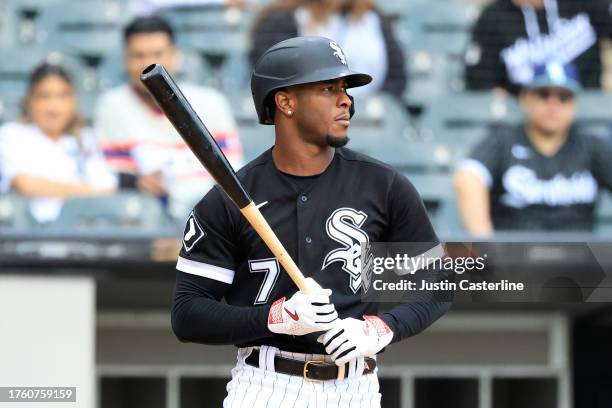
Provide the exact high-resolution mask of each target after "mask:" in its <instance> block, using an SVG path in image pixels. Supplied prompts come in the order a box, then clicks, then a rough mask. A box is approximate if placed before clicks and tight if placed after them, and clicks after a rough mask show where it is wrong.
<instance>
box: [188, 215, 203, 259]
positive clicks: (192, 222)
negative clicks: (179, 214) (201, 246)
mask: <svg viewBox="0 0 612 408" xmlns="http://www.w3.org/2000/svg"><path fill="white" fill-rule="evenodd" d="M205 236H206V232H204V229H202V227H201V226H200V223H199V222H198V220H197V219H196V217H195V215H194V214H193V211H192V212H191V214H189V219H187V223H186V224H185V230H184V231H183V247H184V248H185V251H187V252H189V251H191V250H192V249H193V247H194V246H195V244H197V243H198V241H199V240H201V239H202V238H204V237H205Z"/></svg>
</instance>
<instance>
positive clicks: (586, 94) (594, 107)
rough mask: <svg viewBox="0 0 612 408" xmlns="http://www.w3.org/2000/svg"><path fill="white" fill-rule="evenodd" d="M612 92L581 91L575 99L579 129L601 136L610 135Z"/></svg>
mask: <svg viewBox="0 0 612 408" xmlns="http://www.w3.org/2000/svg"><path fill="white" fill-rule="evenodd" d="M611 106H612V94H610V93H607V92H602V91H591V90H589V91H582V92H581V93H580V94H579V95H578V99H577V116H576V119H577V121H576V123H577V126H578V127H579V128H580V129H581V131H583V132H585V133H588V134H591V135H594V136H599V137H603V138H608V137H609V136H610V124H611V123H612V110H611V109H610V107H611Z"/></svg>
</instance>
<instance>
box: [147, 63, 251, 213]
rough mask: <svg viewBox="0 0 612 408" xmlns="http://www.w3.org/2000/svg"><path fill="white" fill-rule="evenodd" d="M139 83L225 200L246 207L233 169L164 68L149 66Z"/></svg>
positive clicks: (247, 197)
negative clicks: (216, 185) (223, 192)
mask: <svg viewBox="0 0 612 408" xmlns="http://www.w3.org/2000/svg"><path fill="white" fill-rule="evenodd" d="M140 80H141V81H142V83H143V84H144V85H145V87H146V88H147V89H148V91H149V92H150V93H151V95H153V98H154V99H155V101H156V102H157V104H158V105H159V106H160V108H161V109H162V110H163V111H164V113H165V114H166V117H167V118H168V120H170V122H171V123H172V125H173V126H174V128H175V129H176V131H177V132H178V133H179V135H181V137H182V138H183V140H185V143H187V145H188V146H189V148H190V149H191V151H192V152H193V153H194V154H195V155H196V157H197V158H198V160H200V162H201V163H202V164H203V165H204V167H206V169H207V170H208V172H209V173H210V175H211V176H212V177H213V178H214V179H215V181H216V182H217V183H218V184H219V186H220V187H221V188H222V189H223V190H224V191H225V193H226V194H227V195H228V197H229V198H230V199H232V201H234V203H235V204H236V205H237V206H238V208H244V207H246V206H247V205H249V203H250V202H251V197H249V195H248V193H247V192H246V191H245V190H244V188H243V187H242V184H241V183H240V182H239V180H238V178H237V176H236V173H235V172H234V170H233V168H232V166H231V165H230V163H229V162H228V161H227V158H226V157H225V155H224V154H223V152H222V151H221V149H220V148H219V145H217V142H216V141H215V139H214V138H213V137H212V134H211V133H210V131H209V130H208V129H207V128H206V126H205V125H204V123H203V122H202V120H201V119H200V118H199V117H198V115H197V114H196V112H195V110H194V109H193V107H192V106H191V105H190V104H189V101H187V98H185V96H184V95H183V93H182V92H181V90H180V89H179V87H178V86H177V85H176V83H175V82H174V80H173V79H172V77H171V76H170V74H168V71H166V69H165V68H164V67H163V65H161V64H153V65H150V66H148V67H147V68H146V69H145V70H144V71H143V72H142V75H141V76H140Z"/></svg>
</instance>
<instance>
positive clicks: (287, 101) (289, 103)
mask: <svg viewBox="0 0 612 408" xmlns="http://www.w3.org/2000/svg"><path fill="white" fill-rule="evenodd" d="M274 103H275V105H276V110H278V111H279V112H280V113H281V114H283V115H286V116H293V112H294V111H295V109H294V107H293V100H292V98H291V95H290V94H289V93H288V92H287V91H283V90H281V91H278V92H276V94H275V95H274Z"/></svg>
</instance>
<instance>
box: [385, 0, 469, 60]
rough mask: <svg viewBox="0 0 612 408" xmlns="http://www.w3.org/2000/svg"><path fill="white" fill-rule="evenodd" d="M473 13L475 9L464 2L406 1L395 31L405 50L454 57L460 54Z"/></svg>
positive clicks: (464, 45)
mask: <svg viewBox="0 0 612 408" xmlns="http://www.w3.org/2000/svg"><path fill="white" fill-rule="evenodd" d="M477 16H478V9H477V8H476V7H474V6H473V5H466V4H464V3H459V2H458V3H453V2H447V1H418V2H417V1H415V2H409V3H408V4H407V7H406V8H405V11H404V12H403V13H402V15H401V16H400V19H399V21H398V26H397V31H398V34H399V37H400V40H401V41H402V42H403V43H404V44H405V45H406V46H407V47H408V49H409V50H430V51H431V52H432V53H437V54H448V55H455V56H457V55H462V54H463V51H464V49H465V47H466V45H467V43H468V41H469V35H470V34H469V33H470V28H471V26H472V23H473V22H474V20H475V19H476V17H477Z"/></svg>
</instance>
